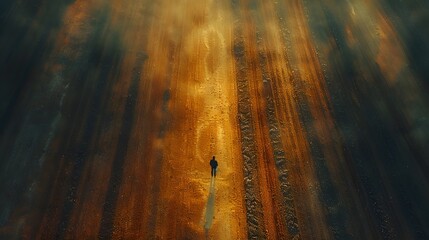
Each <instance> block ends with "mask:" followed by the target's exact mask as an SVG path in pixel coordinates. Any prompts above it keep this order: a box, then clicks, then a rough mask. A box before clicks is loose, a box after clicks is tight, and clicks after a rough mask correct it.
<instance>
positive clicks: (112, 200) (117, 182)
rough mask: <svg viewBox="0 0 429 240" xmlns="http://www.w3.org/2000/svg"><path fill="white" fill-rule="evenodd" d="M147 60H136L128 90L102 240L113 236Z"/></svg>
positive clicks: (138, 58)
mask: <svg viewBox="0 0 429 240" xmlns="http://www.w3.org/2000/svg"><path fill="white" fill-rule="evenodd" d="M146 58H147V56H146V55H144V54H139V55H138V56H137V59H136V63H135V67H134V68H133V76H132V80H131V85H130V87H129V90H128V95H127V100H126V102H125V110H124V114H123V116H122V127H121V131H120V134H119V138H118V144H117V146H118V148H117V150H116V154H115V158H114V160H113V164H112V169H111V174H110V180H109V185H108V186H109V187H108V190H107V193H106V197H105V201H104V206H103V213H102V214H103V215H102V217H101V227H100V232H99V238H100V239H110V238H111V236H112V232H113V221H114V217H115V209H116V203H117V200H118V194H119V188H120V186H121V182H122V176H123V165H124V160H125V157H126V154H127V149H128V143H129V139H130V135H131V130H132V126H133V121H134V115H135V114H134V113H135V106H136V101H137V97H138V89H139V83H140V73H141V72H142V70H143V64H144V61H145V60H146Z"/></svg>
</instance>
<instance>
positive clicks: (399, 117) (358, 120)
mask: <svg viewBox="0 0 429 240" xmlns="http://www.w3.org/2000/svg"><path fill="white" fill-rule="evenodd" d="M395 2H396V3H397V2H399V1H395ZM407 3H408V2H407ZM345 4H346V3H344V4H340V3H339V4H337V8H335V7H332V6H330V5H328V4H326V5H325V4H321V6H318V7H314V6H312V7H310V8H309V10H310V16H318V17H320V19H318V20H316V19H317V18H316V19H315V20H314V22H312V21H311V23H312V24H311V26H312V32H313V33H314V34H313V35H314V37H315V39H316V41H315V42H316V43H319V46H323V45H325V46H326V45H329V44H332V41H331V40H332V39H334V40H335V42H334V43H335V46H334V48H333V51H332V52H331V53H330V55H329V56H326V58H324V56H322V57H321V62H322V63H327V64H326V66H327V69H325V72H324V73H325V78H326V79H327V86H328V89H329V92H330V95H331V98H332V106H333V110H332V114H333V115H334V117H335V121H336V124H337V127H338V129H339V130H340V133H341V136H342V139H341V141H342V142H343V149H344V158H345V159H346V160H347V165H348V166H349V168H350V171H351V173H352V175H351V177H352V178H353V179H354V180H353V181H354V182H355V184H356V189H354V191H358V192H359V196H360V201H361V204H362V205H363V208H364V209H368V212H369V214H370V217H371V219H368V224H369V225H371V224H374V226H376V232H378V234H379V237H381V238H383V239H394V238H400V239H405V238H408V237H409V236H413V238H414V239H427V238H428V237H429V236H428V234H429V232H428V230H427V229H429V207H428V205H427V204H426V203H427V202H428V201H429V193H428V191H427V189H428V178H427V177H426V176H427V171H426V169H427V159H428V157H429V156H426V155H425V153H424V151H423V149H421V146H422V145H421V143H420V142H418V139H415V138H413V136H412V135H411V133H412V130H413V129H412V127H413V126H412V125H410V124H409V123H410V122H409V119H412V118H413V116H407V111H406V110H407V109H406V108H409V107H412V106H409V105H407V103H406V102H404V101H405V100H404V97H405V96H409V95H411V94H417V95H416V96H417V97H420V98H422V99H419V100H420V101H423V104H426V105H427V102H425V101H426V99H425V97H424V96H420V95H419V93H417V92H407V93H406V92H398V91H397V90H395V89H392V88H391V87H389V85H388V84H387V80H386V79H384V77H383V75H382V74H381V72H380V70H379V68H378V66H377V64H376V62H375V60H374V59H373V58H372V57H371V56H370V53H369V52H368V50H367V49H370V46H369V45H368V44H369V41H370V40H369V39H368V37H367V35H365V34H364V33H362V32H359V31H360V30H359V29H358V28H356V29H353V30H354V31H356V32H358V33H359V34H356V36H357V38H358V42H359V44H360V48H358V49H356V48H351V47H349V46H348V44H347V40H346V33H345V31H346V24H347V23H349V22H350V21H351V20H350V19H349V18H348V16H341V15H339V14H337V11H339V10H340V9H345V8H346V7H347V6H345ZM308 5H309V6H311V4H310V3H308ZM402 7H403V8H406V7H405V6H402ZM316 8H319V9H320V8H321V9H323V15H322V16H321V15H320V14H319V13H317V10H316ZM336 9H337V11H336ZM312 10H314V12H312ZM423 15H425V16H428V13H427V11H426V10H425V12H424V14H423ZM323 18H324V19H326V22H325V21H323V20H322V19H323ZM401 23H402V22H401ZM324 24H326V25H324ZM405 24H406V25H407V23H405ZM406 28H408V30H409V31H414V30H418V29H414V28H413V27H412V26H411V25H408V26H407V27H406ZM399 29H400V30H401V29H403V28H399ZM407 32H408V31H407ZM424 32H425V31H423V30H422V31H420V33H414V34H411V35H408V33H406V35H407V37H406V38H405V39H407V40H406V41H407V47H408V48H409V49H413V48H414V49H419V50H418V51H416V52H415V53H413V50H410V52H409V54H410V56H411V57H410V59H411V62H413V63H412V64H414V67H415V69H416V68H422V69H423V67H422V66H424V65H425V64H426V63H425V61H426V60H424V61H421V60H418V58H419V56H418V55H420V54H422V56H423V55H426V54H425V51H426V50H427V44H423V42H421V43H420V44H417V45H416V43H415V42H412V41H420V40H421V39H424V38H423V35H422V34H425V33H424ZM402 34H404V32H402ZM411 39H413V40H411ZM410 41H411V42H410ZM423 45H425V46H423ZM417 52H419V53H418V54H416V53H417ZM413 58H414V59H413ZM422 69H421V70H422ZM424 71H427V68H426V69H425V70H424ZM424 71H421V73H422V74H423V75H424V74H426V73H424ZM423 75H421V76H423ZM404 94H406V95H404ZM422 114H424V113H422ZM423 131H425V130H424V129H423ZM310 132H311V131H310ZM423 134H424V133H423ZM426 134H427V132H426Z"/></svg>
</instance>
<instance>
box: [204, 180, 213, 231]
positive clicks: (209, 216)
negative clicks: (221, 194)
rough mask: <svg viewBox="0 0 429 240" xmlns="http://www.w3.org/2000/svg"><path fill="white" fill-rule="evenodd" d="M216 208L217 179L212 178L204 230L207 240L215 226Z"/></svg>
mask: <svg viewBox="0 0 429 240" xmlns="http://www.w3.org/2000/svg"><path fill="white" fill-rule="evenodd" d="M214 208H215V178H214V177H212V179H211V181H210V192H209V197H208V199H207V204H206V215H205V217H204V230H205V233H206V239H207V237H208V231H209V229H210V228H211V226H212V224H213V218H214Z"/></svg>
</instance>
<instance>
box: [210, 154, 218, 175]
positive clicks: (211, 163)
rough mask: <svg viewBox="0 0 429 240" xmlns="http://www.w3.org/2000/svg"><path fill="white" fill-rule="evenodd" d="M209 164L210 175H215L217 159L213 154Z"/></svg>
mask: <svg viewBox="0 0 429 240" xmlns="http://www.w3.org/2000/svg"><path fill="white" fill-rule="evenodd" d="M210 166H211V167H212V177H213V176H214V177H216V168H217V161H216V159H215V156H213V158H212V160H210Z"/></svg>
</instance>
